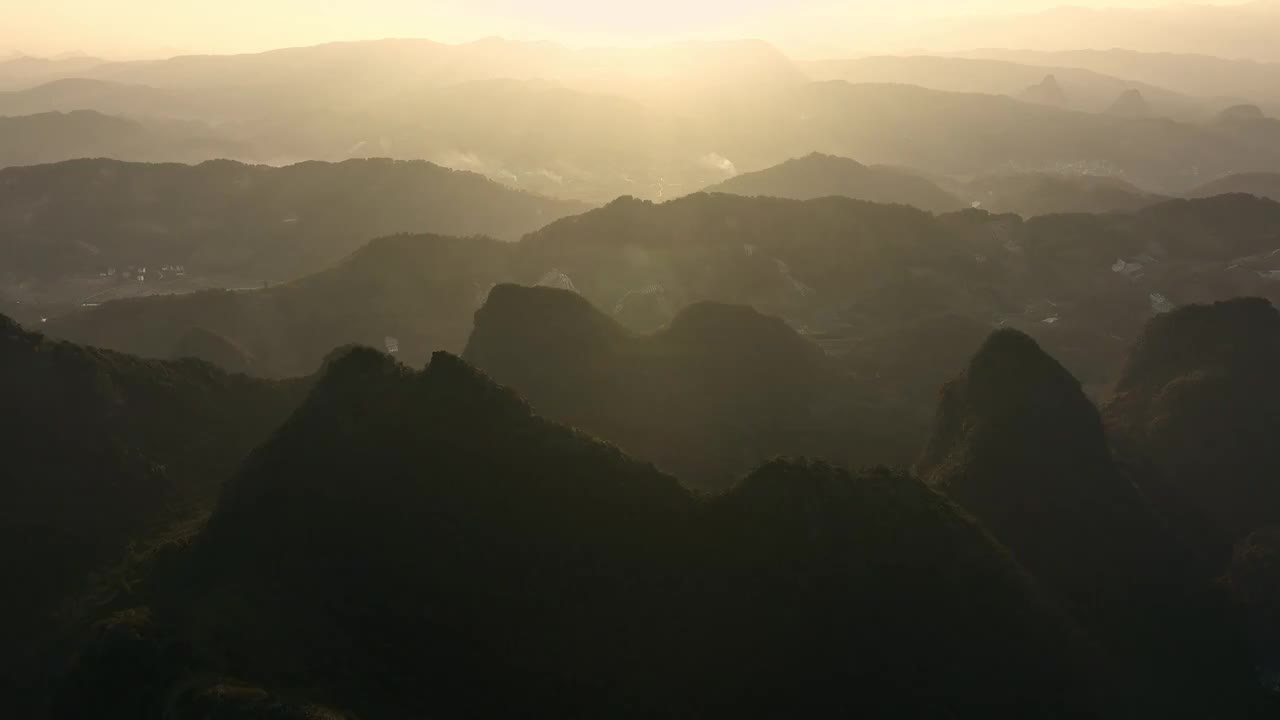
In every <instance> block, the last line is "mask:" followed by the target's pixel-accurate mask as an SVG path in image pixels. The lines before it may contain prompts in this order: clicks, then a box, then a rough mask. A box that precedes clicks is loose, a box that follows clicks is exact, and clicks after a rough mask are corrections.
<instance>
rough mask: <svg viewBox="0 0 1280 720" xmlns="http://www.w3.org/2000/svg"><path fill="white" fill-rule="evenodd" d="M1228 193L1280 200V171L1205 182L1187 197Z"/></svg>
mask: <svg viewBox="0 0 1280 720" xmlns="http://www.w3.org/2000/svg"><path fill="white" fill-rule="evenodd" d="M1227 193H1248V194H1249V195H1256V196H1258V197H1262V198H1268V199H1270V200H1275V201H1277V202H1280V173H1241V174H1239V175H1228V176H1226V177H1223V178H1219V179H1217V180H1214V181H1212V182H1208V183H1205V184H1204V185H1201V186H1200V187H1198V188H1195V189H1194V190H1191V191H1190V192H1188V193H1187V197H1196V198H1201V197H1213V196H1214V195H1225V194H1227Z"/></svg>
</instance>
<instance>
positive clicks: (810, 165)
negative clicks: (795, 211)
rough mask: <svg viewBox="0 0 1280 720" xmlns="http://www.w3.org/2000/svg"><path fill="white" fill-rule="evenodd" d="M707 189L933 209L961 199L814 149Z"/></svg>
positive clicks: (907, 176) (905, 175)
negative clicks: (779, 163) (808, 152)
mask: <svg viewBox="0 0 1280 720" xmlns="http://www.w3.org/2000/svg"><path fill="white" fill-rule="evenodd" d="M706 192H722V193H730V194H733V195H748V196H760V195H764V196H771V197H784V198H793V199H796V200H812V199H814V198H821V197H829V196H832V195H840V196H843V197H850V198H854V199H855V200H866V201H868V202H877V203H896V204H899V205H911V206H912V207H917V208H920V209H921V210H927V211H929V212H948V211H952V210H958V209H959V208H960V207H961V203H960V201H959V200H957V199H956V198H955V197H953V196H951V195H950V194H948V193H947V192H946V191H944V190H943V189H942V188H940V187H938V186H937V185H935V184H934V183H932V182H930V181H928V180H926V179H925V178H922V177H919V176H917V175H912V174H911V173H909V172H906V171H903V170H898V169H896V168H888V167H867V166H866V165H863V164H862V163H859V162H857V161H855V160H849V159H847V158H840V157H833V156H831V155H822V154H820V153H814V154H812V155H808V156H805V157H803V158H798V159H795V160H788V161H787V162H785V163H782V164H781V165H778V166H776V167H772V168H769V169H767V170H761V171H759V172H754V173H747V174H745V175H739V176H737V177H735V178H732V179H729V180H726V181H724V182H722V183H720V184H718V185H712V186H711V187H709V188H707V189H706Z"/></svg>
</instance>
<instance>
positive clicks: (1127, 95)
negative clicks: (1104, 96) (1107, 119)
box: [1107, 88, 1155, 118]
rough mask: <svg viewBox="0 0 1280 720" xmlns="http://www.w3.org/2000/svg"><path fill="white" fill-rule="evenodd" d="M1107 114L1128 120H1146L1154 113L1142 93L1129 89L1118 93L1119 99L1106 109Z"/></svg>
mask: <svg viewBox="0 0 1280 720" xmlns="http://www.w3.org/2000/svg"><path fill="white" fill-rule="evenodd" d="M1107 114H1109V115H1119V116H1121V117H1128V118H1148V117H1151V116H1153V115H1154V114H1155V113H1154V112H1153V111H1152V110H1151V106H1150V105H1149V104H1147V99H1146V98H1145V97H1143V95H1142V93H1141V92H1140V91H1139V90H1137V89H1136V88H1130V89H1128V90H1125V91H1124V92H1122V93H1120V97H1118V98H1116V100H1115V102H1113V103H1111V107H1109V108H1107Z"/></svg>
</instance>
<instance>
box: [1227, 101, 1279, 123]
mask: <svg viewBox="0 0 1280 720" xmlns="http://www.w3.org/2000/svg"><path fill="white" fill-rule="evenodd" d="M1266 118H1267V116H1266V114H1265V113H1263V112H1262V108H1260V107H1258V106H1257V105H1247V104H1245V105H1232V106H1231V107H1229V108H1227V109H1225V110H1223V111H1222V112H1220V113H1218V115H1217V117H1216V118H1215V121H1216V122H1219V123H1229V122H1238V121H1252V120H1265V119H1266Z"/></svg>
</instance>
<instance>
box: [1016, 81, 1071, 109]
mask: <svg viewBox="0 0 1280 720" xmlns="http://www.w3.org/2000/svg"><path fill="white" fill-rule="evenodd" d="M1018 99H1019V100H1022V101H1024V102H1032V103H1037V104H1040V105H1053V106H1055V107H1062V106H1065V105H1066V104H1067V94H1066V93H1065V92H1064V91H1063V90H1062V86H1061V85H1059V84H1058V78H1057V77H1056V76H1054V75H1052V74H1049V75H1045V76H1044V79H1043V80H1041V81H1040V82H1039V83H1037V84H1035V85H1032V86H1031V87H1029V88H1027V89H1026V90H1023V91H1022V92H1021V93H1019V94H1018Z"/></svg>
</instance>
